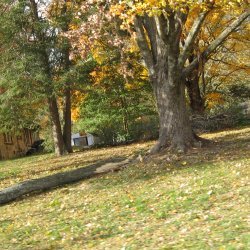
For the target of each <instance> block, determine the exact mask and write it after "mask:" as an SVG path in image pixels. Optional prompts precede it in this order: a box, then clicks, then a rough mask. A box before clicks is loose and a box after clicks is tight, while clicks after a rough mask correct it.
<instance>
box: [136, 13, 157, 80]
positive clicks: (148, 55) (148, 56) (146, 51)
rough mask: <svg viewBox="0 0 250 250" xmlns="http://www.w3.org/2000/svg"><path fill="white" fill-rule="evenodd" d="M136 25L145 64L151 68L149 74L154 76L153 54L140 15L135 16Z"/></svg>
mask: <svg viewBox="0 0 250 250" xmlns="http://www.w3.org/2000/svg"><path fill="white" fill-rule="evenodd" d="M134 26H135V30H136V34H137V43H138V46H139V48H140V51H141V53H142V56H143V59H144V61H145V64H146V65H147V68H148V69H149V74H150V75H151V76H153V75H154V74H155V70H154V60H153V54H152V51H151V50H150V48H149V45H148V42H147V37H146V34H145V29H144V27H143V22H142V17H139V16H136V17H135V20H134Z"/></svg>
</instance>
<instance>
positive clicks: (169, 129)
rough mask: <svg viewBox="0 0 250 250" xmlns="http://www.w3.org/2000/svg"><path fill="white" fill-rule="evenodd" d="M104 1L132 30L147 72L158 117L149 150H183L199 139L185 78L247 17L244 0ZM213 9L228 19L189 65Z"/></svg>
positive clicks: (248, 12) (153, 151)
mask: <svg viewBox="0 0 250 250" xmlns="http://www.w3.org/2000/svg"><path fill="white" fill-rule="evenodd" d="M92 2H95V3H96V2H103V1H97V0H96V1H92ZM108 2H109V3H110V2H111V3H112V4H111V5H112V6H111V11H112V12H113V14H114V15H118V16H119V17H120V18H121V19H123V20H124V25H123V26H124V27H125V28H127V29H131V26H132V29H134V31H135V33H136V36H137V42H138V46H139V48H140V51H141V54H142V57H143V59H144V62H145V65H146V66H147V68H148V72H149V78H150V81H151V84H152V86H153V90H154V94H155V97H156V100H157V106H158V111H159V118H160V131H159V140H158V143H157V144H156V145H155V146H154V148H153V149H152V150H151V152H152V153H155V152H158V151H159V150H161V149H163V148H165V147H167V146H171V147H172V148H175V149H177V150H180V151H185V150H186V149H187V148H189V147H191V146H192V145H193V144H194V143H196V141H197V138H198V137H197V136H195V135H194V133H193V131H192V128H191V124H190V120H189V115H188V112H187V108H186V100H185V82H186V79H187V78H188V77H190V75H191V74H192V72H193V71H194V70H195V69H196V68H197V67H198V66H199V65H200V64H201V63H202V62H205V61H207V60H208V59H209V58H210V56H211V55H212V54H213V53H214V52H215V51H216V49H217V48H218V46H220V45H221V44H222V43H224V42H225V41H226V39H227V38H228V37H229V35H230V34H231V33H232V32H234V31H235V30H236V29H237V27H239V26H240V25H241V24H242V23H243V22H244V21H245V20H246V19H247V18H248V17H249V15H250V11H249V8H248V7H247V3H246V1H206V0H204V1H165V0H163V1H156V0H144V1H132V0H131V1H130V0H126V1H119V3H117V1H107V2H106V3H107V4H108ZM194 10H195V11H194ZM212 11H221V12H222V13H224V12H228V15H230V16H231V17H232V18H231V21H230V22H229V23H228V26H227V27H226V28H225V29H224V30H222V32H221V33H220V34H218V35H217V36H216V37H215V38H214V39H213V41H211V43H209V44H208V45H207V46H206V47H205V48H204V50H203V51H202V53H201V54H199V55H195V57H194V58H193V60H192V61H191V62H188V59H189V57H190V53H191V52H192V49H193V47H194V46H195V45H196V41H197V36H198V34H199V32H200V31H201V29H202V27H203V25H204V21H205V20H206V17H207V16H208V14H209V13H210V12H212ZM193 15H195V18H193ZM190 17H191V18H192V19H193V20H194V21H193V22H192V25H191V27H190V29H189V30H188V32H187V33H188V34H187V35H186V37H185V38H184V39H183V34H184V26H185V23H186V22H187V20H188V19H189V18H190ZM185 33H186V31H185Z"/></svg>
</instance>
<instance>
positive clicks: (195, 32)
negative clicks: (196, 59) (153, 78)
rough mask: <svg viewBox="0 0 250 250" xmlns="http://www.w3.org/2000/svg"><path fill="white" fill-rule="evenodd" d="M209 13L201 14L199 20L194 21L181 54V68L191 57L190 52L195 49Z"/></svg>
mask: <svg viewBox="0 0 250 250" xmlns="http://www.w3.org/2000/svg"><path fill="white" fill-rule="evenodd" d="M208 12H209V11H206V12H202V13H200V15H199V16H198V17H197V19H196V20H195V21H194V23H193V26H192V28H191V29H190V31H189V34H188V36H187V38H186V41H185V44H184V47H183V52H182V53H181V55H180V57H179V66H180V67H183V66H184V64H185V62H186V60H187V59H188V57H189V54H190V51H191V49H192V47H193V43H194V41H195V39H196V37H197V35H198V33H199V31H200V29H201V27H202V24H203V22H204V21H205V19H206V16H207V14H208Z"/></svg>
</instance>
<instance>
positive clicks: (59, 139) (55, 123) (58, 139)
mask: <svg viewBox="0 0 250 250" xmlns="http://www.w3.org/2000/svg"><path fill="white" fill-rule="evenodd" d="M48 104H49V111H50V117H51V122H52V128H53V140H54V146H55V153H56V155H58V156H61V155H63V154H64V152H65V146H64V141H63V135H62V128H61V123H60V116H59V112H58V107H57V102H56V98H55V97H50V98H49V99H48Z"/></svg>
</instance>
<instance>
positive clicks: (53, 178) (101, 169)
mask: <svg viewBox="0 0 250 250" xmlns="http://www.w3.org/2000/svg"><path fill="white" fill-rule="evenodd" d="M132 161H133V159H132V158H127V159H121V158H120V159H113V160H112V161H109V162H99V163H97V164H93V165H90V166H87V167H82V168H78V169H75V170H71V171H67V172H63V173H57V174H54V175H50V176H46V177H42V178H38V179H32V180H28V181H24V182H21V183H19V184H16V185H14V186H11V187H9V188H6V189H3V190H1V191H0V204H6V203H9V202H11V201H14V200H15V199H17V198H19V197H21V196H23V195H27V194H30V193H33V192H41V191H44V190H49V189H52V188H55V187H58V186H62V185H66V184H70V183H73V182H77V181H80V180H84V179H87V178H90V177H93V176H96V175H98V174H104V173H108V172H112V171H117V170H119V169H121V168H122V167H125V166H126V165H127V164H129V163H131V162H132Z"/></svg>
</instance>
